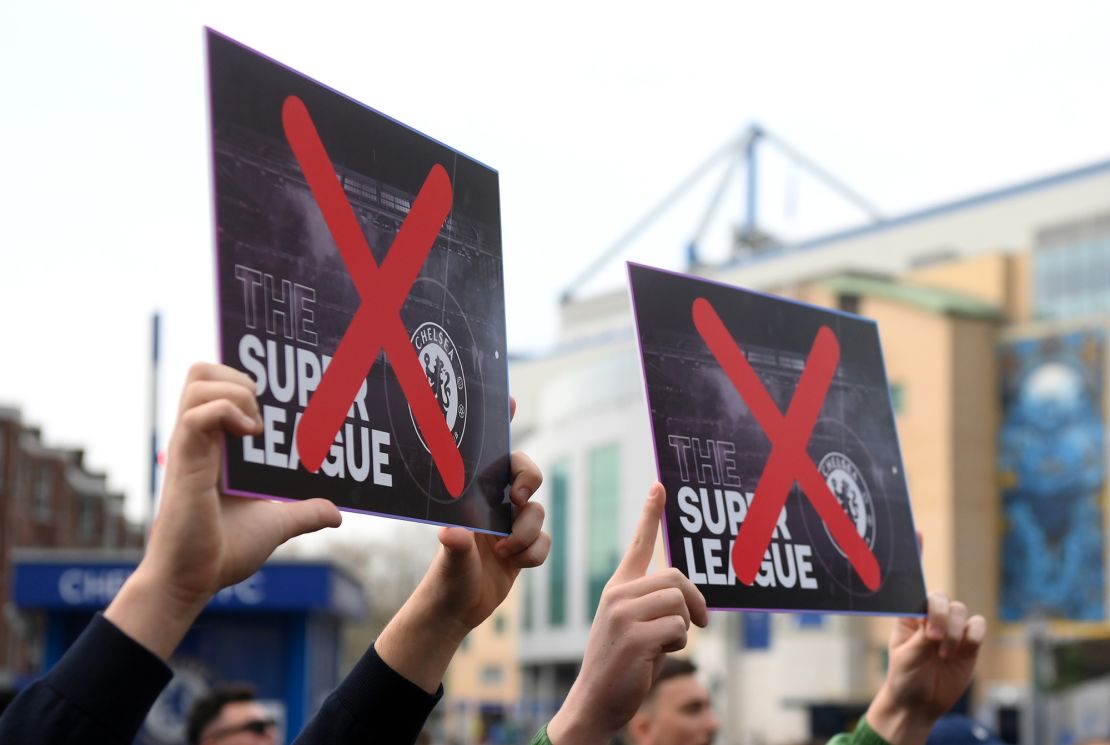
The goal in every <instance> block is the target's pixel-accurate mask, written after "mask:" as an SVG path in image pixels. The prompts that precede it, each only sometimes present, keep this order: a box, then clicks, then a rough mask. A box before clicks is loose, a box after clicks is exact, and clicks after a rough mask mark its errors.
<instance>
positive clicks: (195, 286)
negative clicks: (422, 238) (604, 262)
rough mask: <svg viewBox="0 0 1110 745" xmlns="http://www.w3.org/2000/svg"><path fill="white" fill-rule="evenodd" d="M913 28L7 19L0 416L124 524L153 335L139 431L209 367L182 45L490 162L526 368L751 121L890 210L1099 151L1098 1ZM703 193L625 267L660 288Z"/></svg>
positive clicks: (364, 9)
mask: <svg viewBox="0 0 1110 745" xmlns="http://www.w3.org/2000/svg"><path fill="white" fill-rule="evenodd" d="M185 5H189V6H191V7H189V8H186V7H183V6H185ZM177 6H182V7H177ZM915 7H916V10H914V11H909V10H907V9H906V8H907V4H905V3H889V2H883V3H866V4H865V3H851V2H837V3H828V2H821V3H791V2H780V3H761V4H758V5H757V4H755V3H741V2H727V3H725V2H721V3H697V2H691V3H685V4H676V3H673V2H672V3H654V2H643V1H641V2H608V3H607V2H597V1H596V0H595V1H594V2H589V3H585V2H559V3H527V2H523V3H522V2H514V3H509V2H506V3H496V4H493V3H459V2H453V3H442V4H426V3H416V2H391V3H388V4H385V3H379V2H359V3H350V4H344V5H338V4H328V3H322V2H316V3H311V4H309V3H303V2H301V3H282V2H264V3H263V2H258V3H250V2H227V1H226V0H225V1H224V2H197V3H189V4H185V3H152V2H146V3H135V4H130V5H125V4H114V3H84V2H70V3H49V2H41V1H37V2H31V1H27V0H14V2H13V0H6V1H5V2H3V3H0V76H2V82H3V85H2V87H0V95H2V96H3V97H4V100H3V104H2V105H0V135H2V137H3V142H4V147H3V160H2V162H3V165H4V170H5V173H4V178H3V179H2V180H0V205H3V207H2V208H0V209H2V212H0V215H2V221H0V225H2V231H3V232H2V234H0V235H2V238H0V240H2V245H3V247H4V257H5V261H4V270H3V271H2V272H0V312H2V313H3V319H4V320H3V330H4V334H3V340H4V343H3V349H4V350H5V352H4V356H3V358H2V364H0V402H5V403H8V404H12V405H16V406H19V407H20V408H21V409H22V410H23V414H24V418H25V419H26V420H28V421H30V422H32V423H35V424H38V425H41V426H42V427H43V430H44V436H45V439H46V441H47V442H48V443H51V444H58V445H78V446H83V447H85V448H86V449H87V451H88V460H89V463H90V464H91V466H92V467H94V468H97V469H106V470H107V471H108V473H109V476H110V481H111V483H112V484H113V486H114V487H115V488H118V489H121V490H124V491H125V492H126V493H127V494H128V497H129V503H130V509H131V513H132V515H136V514H138V511H139V509H140V506H141V503H142V499H143V496H144V494H145V491H146V487H145V469H146V447H147V446H146V434H145V433H146V403H145V401H146V393H145V392H146V390H147V385H148V377H149V376H148V366H147V363H146V359H147V355H148V352H147V336H148V327H149V314H150V312H151V311H152V310H154V309H160V310H161V311H162V312H163V314H164V317H165V333H166V346H165V355H164V360H165V364H164V376H163V388H164V395H163V397H162V406H161V416H162V429H163V437H165V436H168V433H169V427H170V425H171V422H172V416H173V411H174V407H175V400H176V396H177V393H178V391H179V389H180V386H181V383H182V380H183V377H184V372H185V370H186V368H187V366H188V364H189V362H190V361H192V360H194V359H214V358H215V353H216V350H215V315H214V301H213V247H212V239H211V236H212V232H211V224H210V221H211V198H210V193H209V174H208V162H209V159H208V151H207V148H208V141H207V121H206V109H205V98H204V96H205V88H204V85H205V84H204V64H203V44H202V39H203V36H202V26H203V25H206V24H207V25H210V26H212V27H213V28H215V29H217V30H219V31H222V32H224V33H226V34H228V35H230V36H232V37H233V38H236V39H238V40H240V41H242V42H244V43H246V44H248V45H250V46H252V47H254V48H256V49H258V50H259V51H262V52H264V53H266V54H268V55H270V56H272V57H275V58H277V59H278V60H281V61H283V62H285V63H287V64H289V65H291V66H292V67H294V68H296V69H298V70H301V71H302V72H304V73H306V74H308V75H310V76H312V77H315V78H316V79H318V80H320V81H322V82H324V83H327V84H328V85H331V86H332V87H334V88H336V89H338V90H340V91H342V92H344V93H346V94H348V95H350V96H352V97H354V98H356V99H358V100H360V101H363V102H364V103H366V104H368V105H370V106H373V107H374V108H377V109H378V110H380V111H383V112H385V113H387V114H389V115H391V116H393V117H395V118H397V119H400V120H401V121H403V122H405V123H407V124H409V125H411V126H413V127H415V128H417V129H419V130H422V131H424V132H426V133H427V134H429V135H431V136H433V137H436V138H437V139H439V140H441V141H443V142H445V143H447V144H448V145H451V146H453V147H455V148H457V149H459V150H461V151H463V152H465V153H467V154H468V155H471V156H473V157H475V158H477V159H479V160H481V161H483V162H485V163H487V164H489V165H491V166H493V167H494V168H496V169H497V170H498V171H499V172H500V177H501V202H502V216H503V237H504V251H505V275H506V282H507V286H508V290H507V292H508V324H509V325H508V331H509V348H510V349H512V350H516V351H530V352H537V351H542V350H543V349H544V348H545V347H549V346H550V344H551V342H552V341H553V339H554V336H555V332H556V324H557V310H556V309H557V305H556V303H557V297H558V294H559V292H560V290H561V289H562V288H563V287H564V286H565V285H566V284H567V283H568V282H569V281H571V279H572V278H573V277H574V276H575V274H576V272H577V270H578V269H580V268H581V267H582V266H584V265H585V264H586V263H588V262H589V260H590V259H591V258H592V257H594V256H596V255H597V254H598V253H600V252H601V251H603V250H604V249H605V248H606V247H608V246H609V245H610V244H611V243H612V242H613V241H614V240H615V239H616V238H617V237H619V236H620V235H621V233H623V232H624V231H625V230H626V229H627V228H628V227H630V226H631V224H632V223H633V222H634V221H635V220H636V219H637V218H639V217H640V216H641V215H642V214H643V213H644V211H645V210H647V209H648V208H649V207H650V206H651V205H652V204H653V203H654V202H655V201H657V200H658V199H659V198H661V197H662V196H663V195H664V194H666V193H667V192H668V191H669V190H670V189H671V188H672V187H673V186H674V185H675V184H676V183H678V182H679V181H680V180H681V179H682V178H683V177H684V176H685V175H686V174H687V173H689V172H690V171H691V170H692V169H693V168H694V167H695V166H696V165H697V164H698V163H700V162H701V161H703V160H704V159H705V158H706V157H707V156H708V155H709V154H710V153H712V152H713V151H715V150H716V149H717V148H719V147H720V146H721V145H722V144H723V143H725V142H726V141H728V140H729V139H730V138H732V137H734V136H735V135H736V134H737V133H738V132H740V131H741V130H742V129H743V128H744V127H745V126H746V125H747V124H748V123H750V122H752V121H758V122H760V123H762V124H763V125H764V126H766V127H767V128H768V129H770V130H772V131H774V132H776V133H778V134H779V135H780V136H781V137H783V138H785V139H786V140H788V141H789V142H790V143H792V144H793V145H794V146H796V147H798V148H800V149H801V150H803V151H804V152H806V153H807V154H808V155H810V156H811V157H813V158H814V159H815V160H817V161H818V162H820V163H821V164H822V165H823V166H824V167H826V168H827V169H828V170H830V171H832V172H833V173H835V174H836V175H837V176H839V177H840V178H841V179H843V180H844V181H846V182H847V183H849V184H851V185H852V186H853V187H854V188H855V189H856V190H857V191H859V192H860V193H862V194H864V195H866V196H867V197H868V198H869V199H870V200H871V201H873V202H874V203H875V204H876V205H877V206H878V207H879V208H880V209H882V210H883V211H884V213H886V214H898V213H900V212H903V211H906V210H909V209H914V208H918V207H923V206H928V205H930V204H934V203H937V202H942V201H946V200H949V199H953V198H957V197H960V196H964V195H967V194H972V193H975V192H977V191H981V190H984V189H988V188H992V187H996V186H1004V185H1007V184H1010V183H1014V182H1017V181H1022V180H1025V179H1029V178H1033V177H1036V176H1040V175H1044V174H1048V173H1052V172H1055V171H1059V170H1063V169H1067V168H1071V167H1075V166H1079V165H1084V164H1087V163H1091V162H1094V161H1099V160H1104V159H1106V158H1110V101H1108V99H1107V95H1106V81H1107V80H1108V79H1110V44H1107V43H1106V40H1107V38H1108V34H1110V5H1107V4H1103V3H1097V2H1089V3H1068V2H1055V3H1052V4H1051V5H1050V4H1048V3H1036V4H1034V3H1017V2H975V3H968V2H959V3H943V2H929V3H918V4H916V6H915ZM770 160H773V159H769V162H770ZM782 174H785V175H783V176H782V178H781V179H780V180H779V182H774V183H772V185H771V186H769V187H768V192H769V193H768V194H767V195H766V197H763V205H764V207H763V209H764V210H766V212H767V213H768V214H767V219H768V220H778V221H779V222H784V224H790V225H792V226H793V229H795V230H796V231H798V232H799V233H805V232H806V231H805V226H806V225H807V223H806V222H805V221H804V220H801V219H800V218H798V217H797V215H798V214H799V213H805V212H806V211H807V210H809V211H810V212H812V211H813V208H812V207H811V205H814V204H818V203H820V200H821V197H819V196H813V197H812V198H809V197H807V196H806V195H807V194H810V192H808V191H805V190H804V189H802V190H800V191H799V189H800V188H801V187H798V186H796V180H795V176H794V175H793V174H792V172H791V171H790V170H789V169H786V170H783V171H782ZM800 178H803V179H804V176H803V177H800ZM780 187H781V188H780ZM709 188H710V186H706V187H704V188H703V189H702V190H701V191H697V190H696V191H695V193H693V194H692V195H691V197H690V198H689V199H688V200H686V203H685V204H684V205H681V206H679V207H678V208H677V209H676V210H675V213H674V214H673V215H672V216H671V217H669V218H668V220H666V221H664V222H663V223H661V224H660V226H659V228H658V230H657V231H655V232H654V233H653V234H651V235H649V236H648V237H647V238H646V239H645V240H643V241H639V242H637V243H636V244H634V245H633V246H632V247H631V248H630V250H629V251H628V252H627V253H626V254H624V256H623V257H622V258H632V259H638V260H641V261H645V262H648V263H655V264H662V265H667V266H677V265H678V262H679V259H680V257H681V255H682V248H683V243H684V240H685V238H686V237H688V236H689V234H690V233H691V232H692V231H693V228H694V226H695V224H696V222H697V219H698V217H700V213H701V211H702V210H703V209H704V204H705V201H706V200H707V199H708V189H709ZM740 204H741V200H740V199H739V198H737V199H735V200H733V199H731V198H730V200H729V201H728V202H727V203H726V205H725V210H724V212H723V214H724V217H723V223H722V224H724V225H726V226H727V224H728V222H729V221H730V220H736V219H738V218H739V215H740ZM817 212H820V213H821V215H822V217H821V220H824V219H825V218H826V217H827V216H828V214H831V213H827V212H821V211H820V210H817ZM837 219H840V220H844V219H855V215H853V214H852V213H850V212H846V213H845V214H843V215H840V216H839V217H838V218H837ZM821 220H817V221H815V222H811V223H808V224H810V225H814V226H816V225H817V224H818V223H819V222H821ZM723 234H724V233H723V232H721V235H723ZM717 250H718V251H719V250H720V247H719V246H718V249H717ZM614 272H616V273H614ZM606 276H607V277H608V278H609V280H611V281H617V280H616V279H614V277H617V276H619V265H618V266H617V269H616V270H613V269H611V270H610V272H609V273H608V274H607V275H606ZM363 519H364V520H372V519H373V518H363Z"/></svg>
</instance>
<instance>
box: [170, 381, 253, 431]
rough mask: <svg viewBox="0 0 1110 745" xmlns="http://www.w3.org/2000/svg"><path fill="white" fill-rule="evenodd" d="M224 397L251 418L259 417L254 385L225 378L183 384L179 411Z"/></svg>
mask: <svg viewBox="0 0 1110 745" xmlns="http://www.w3.org/2000/svg"><path fill="white" fill-rule="evenodd" d="M221 398H226V399H227V400H228V401H231V402H232V403H233V404H235V405H236V406H237V407H238V408H239V410H240V411H242V412H243V413H244V414H246V415H247V416H249V417H250V418H251V419H257V420H258V421H259V423H260V424H261V418H260V417H259V410H258V399H256V398H255V396H254V387H253V386H252V387H250V388H247V387H246V386H243V385H241V384H239V383H238V382H229V381H225V380H197V381H194V382H192V383H189V384H188V385H187V386H185V390H184V391H182V392H181V411H182V412H185V411H189V410H190V409H193V408H195V407H197V406H201V405H202V404H206V403H208V402H209V401H218V400H220V399H221Z"/></svg>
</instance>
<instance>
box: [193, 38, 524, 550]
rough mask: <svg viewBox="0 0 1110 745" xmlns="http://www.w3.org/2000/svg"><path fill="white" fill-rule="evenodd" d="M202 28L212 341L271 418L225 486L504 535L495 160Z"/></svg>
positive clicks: (240, 452)
mask: <svg viewBox="0 0 1110 745" xmlns="http://www.w3.org/2000/svg"><path fill="white" fill-rule="evenodd" d="M207 40H208V63H209V96H210V114H211V126H212V157H213V182H214V189H215V203H216V274H217V291H218V298H217V302H218V310H219V328H220V349H221V355H222V359H223V361H224V362H225V363H226V364H228V365H231V366H232V367H235V368H238V369H240V370H243V371H244V372H246V373H247V374H248V375H250V376H251V377H252V378H253V379H254V380H255V381H256V390H257V393H258V399H259V404H260V406H261V410H262V418H263V422H264V427H263V431H262V433H261V434H259V435H256V436H250V437H241V438H240V437H235V438H231V437H229V438H228V440H227V447H226V453H225V458H224V482H223V488H224V490H225V491H226V492H228V493H230V494H238V495H243V496H258V497H268V498H280V499H304V498H308V497H316V496H322V497H327V498H329V499H331V500H332V501H334V502H335V503H336V504H337V505H338V506H340V507H341V508H343V509H348V510H355V511H360V512H370V513H375V514H383V515H390V516H394V517H401V518H406V519H411V520H419V521H426V522H432V523H440V524H447V525H461V526H464V527H468V528H472V529H475V530H482V531H488V532H493V533H501V534H503V533H507V532H508V530H509V528H510V524H511V514H510V507H509V503H508V500H507V497H506V486H507V485H508V481H509V431H508V422H509V411H508V371H507V367H506V350H505V297H504V281H503V276H502V266H501V227H500V205H499V195H498V178H497V173H496V171H493V170H492V169H490V168H488V167H487V166H485V165H483V164H481V163H479V162H477V161H475V160H473V159H472V158H468V157H467V156H465V155H463V154H461V153H459V152H457V151H455V150H452V149H450V148H448V147H447V146H445V145H443V144H441V143H439V142H437V141H435V140H432V139H430V138H428V137H426V136H424V135H422V134H420V133H419V132H416V131H414V130H412V129H410V128H409V127H406V126H405V125H403V124H401V123H399V122H397V121H395V120H393V119H390V118H389V117H387V116H385V115H383V114H380V113H378V112H377V111H374V110H373V109H370V108H368V107H366V106H363V105H362V104H360V103H358V102H356V101H353V100H351V99H350V98H347V97H346V96H343V95H341V94H339V93H337V92H335V91H334V90H331V89H330V88H327V87H326V86H323V85H321V84H319V83H317V82H315V81H313V80H310V79H309V78H306V77H304V76H303V75H300V74H299V73H297V72H295V71H293V70H291V69H289V68H287V67H285V66H283V65H281V64H278V63H277V62H274V61H273V60H271V59H268V58H266V57H264V56H262V55H260V54H257V53H255V52H253V51H251V50H249V49H247V48H246V47H243V46H241V45H240V44H238V43H236V42H234V41H232V40H230V39H228V38H226V37H224V36H222V35H220V34H218V33H216V32H214V31H211V30H209V31H208V32H207ZM367 69H368V72H372V71H373V69H374V68H372V67H368V68H367ZM381 72H382V74H393V73H392V72H390V71H386V70H382V71H381Z"/></svg>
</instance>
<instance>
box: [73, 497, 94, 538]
mask: <svg viewBox="0 0 1110 745" xmlns="http://www.w3.org/2000/svg"><path fill="white" fill-rule="evenodd" d="M79 499H80V500H81V515H80V518H79V521H78V523H77V536H78V540H80V541H81V543H88V542H89V541H90V540H92V537H93V528H94V527H95V522H96V499H97V498H96V497H94V496H93V495H92V494H81V495H80V496H79Z"/></svg>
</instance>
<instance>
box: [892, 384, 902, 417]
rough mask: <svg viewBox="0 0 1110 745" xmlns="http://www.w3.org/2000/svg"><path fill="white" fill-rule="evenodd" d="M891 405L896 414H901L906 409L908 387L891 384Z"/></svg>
mask: <svg viewBox="0 0 1110 745" xmlns="http://www.w3.org/2000/svg"><path fill="white" fill-rule="evenodd" d="M890 405H891V406H893V407H894V413H895V414H901V413H902V412H903V411H905V409H906V386H904V385H902V384H901V383H891V384H890Z"/></svg>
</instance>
